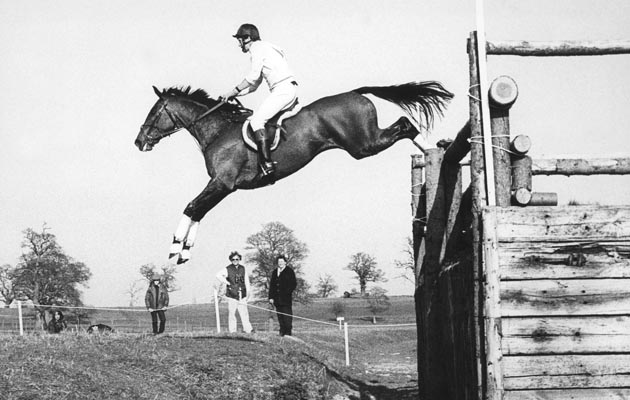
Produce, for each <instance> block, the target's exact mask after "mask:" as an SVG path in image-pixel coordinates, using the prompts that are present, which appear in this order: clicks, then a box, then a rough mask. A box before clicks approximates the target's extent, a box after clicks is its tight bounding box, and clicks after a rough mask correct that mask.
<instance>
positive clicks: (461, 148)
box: [444, 120, 470, 164]
mask: <svg viewBox="0 0 630 400" xmlns="http://www.w3.org/2000/svg"><path fill="white" fill-rule="evenodd" d="M469 152H470V120H468V121H466V123H465V124H464V126H463V127H462V129H460V130H459V132H458V133H457V136H455V140H454V141H453V142H452V143H451V145H450V146H448V148H447V149H446V152H445V153H444V162H446V163H449V164H457V163H459V162H460V161H461V160H462V159H463V158H464V157H465V156H466V154H468V153H469Z"/></svg>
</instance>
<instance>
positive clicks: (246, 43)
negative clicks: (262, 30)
mask: <svg viewBox="0 0 630 400" xmlns="http://www.w3.org/2000/svg"><path fill="white" fill-rule="evenodd" d="M237 39H238V45H239V46H240V48H241V51H242V52H243V53H247V52H248V51H249V48H250V46H251V44H252V40H251V39H250V38H249V36H248V37H244V38H242V37H240V38H237Z"/></svg>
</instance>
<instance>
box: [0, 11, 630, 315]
mask: <svg viewBox="0 0 630 400" xmlns="http://www.w3.org/2000/svg"><path fill="white" fill-rule="evenodd" d="M0 10H1V11H0V36H1V37H2V40H1V41H0V52H1V53H0V54H2V61H1V62H0V93H2V96H1V97H0V188H1V190H0V250H1V251H0V264H11V265H15V264H16V263H17V262H18V260H19V257H20V254H21V252H22V249H21V247H20V243H21V241H22V239H23V233H22V232H23V231H24V230H25V229H26V228H33V229H35V230H40V229H41V227H42V225H43V224H44V223H46V225H47V226H48V227H49V228H50V231H51V232H52V233H53V234H55V235H56V236H57V240H58V242H59V244H60V245H61V246H62V248H63V249H64V250H65V252H66V253H67V254H68V255H70V256H71V257H73V258H74V259H76V260H78V261H81V262H84V263H85V264H86V265H87V266H88V268H89V269H90V270H91V272H92V274H93V276H92V279H91V280H90V282H89V283H88V287H86V288H84V289H83V292H84V302H85V303H86V304H89V305H94V306H114V305H127V303H128V301H129V296H128V295H127V294H125V292H126V290H127V289H128V287H129V285H130V284H131V282H133V281H134V280H137V279H138V278H140V275H139V272H138V271H139V268H140V266H141V265H143V264H146V263H153V264H155V265H158V266H160V265H163V264H165V263H166V262H167V253H168V249H169V245H170V241H171V237H172V234H173V232H174V230H175V228H176V225H177V223H178V222H179V220H180V217H181V215H182V212H183V210H184V208H185V206H186V204H187V203H188V202H189V201H190V200H191V199H193V198H194V197H195V196H196V195H197V194H198V193H199V192H200V191H201V189H202V188H203V187H204V186H205V185H206V183H207V180H208V176H207V174H206V171H205V167H204V165H203V158H202V156H201V154H200V153H199V150H198V148H197V146H196V144H195V142H194V140H193V139H192V137H191V136H190V135H189V134H188V133H187V132H186V131H180V132H179V133H177V134H176V135H174V136H172V137H171V138H168V139H165V140H163V141H162V142H160V143H159V144H158V145H157V146H156V147H155V149H154V150H153V151H152V152H150V153H141V152H139V151H138V149H137V148H136V147H135V146H134V145H133V141H134V139H135V137H136V135H137V133H138V131H139V128H140V125H141V124H142V123H143V122H144V119H145V118H146V115H147V113H148V112H149V110H150V108H151V107H152V105H153V104H154V103H155V101H156V100H157V97H156V96H155V94H154V93H153V89H152V86H153V85H155V86H157V87H158V88H168V87H172V86H191V87H192V88H203V89H205V90H206V91H207V92H208V93H209V94H210V95H211V96H213V97H217V96H218V95H220V94H222V93H224V92H225V91H227V90H229V89H230V88H232V87H233V86H234V85H236V84H237V83H239V82H240V81H241V80H242V78H243V77H244V75H245V73H246V72H247V71H248V68H249V59H248V56H247V55H244V54H243V53H241V51H240V49H239V48H238V47H237V43H236V40H235V39H233V38H232V35H233V34H234V33H235V32H236V29H237V28H238V26H239V25H240V24H241V23H246V22H247V23H254V24H256V25H257V26H258V28H259V29H260V32H261V36H262V39H263V40H267V41H270V42H272V43H274V44H277V45H279V46H280V47H283V48H284V49H285V51H286V53H287V55H288V58H289V62H290V65H291V67H292V69H293V70H294V71H295V73H296V75H297V77H298V81H299V82H300V87H299V90H300V92H299V97H300V99H301V102H302V103H303V104H308V103H310V102H312V101H315V100H317V99H318V98H321V97H324V96H328V95H332V94H336V93H341V92H345V91H348V90H352V89H354V88H357V87H361V86H369V85H393V84H399V83H404V82H409V81H424V80H437V81H440V82H442V84H443V85H444V86H445V87H446V88H448V89H449V90H451V91H452V92H453V93H455V99H454V100H453V101H452V102H451V104H450V106H449V108H448V109H447V111H446V113H445V116H444V118H443V119H442V120H439V121H436V123H435V126H434V129H433V130H432V132H431V135H430V137H429V138H428V139H427V140H426V141H425V140H424V139H422V138H418V141H419V142H420V143H421V144H423V145H424V146H426V147H434V146H435V142H437V141H438V140H440V139H443V138H449V137H450V138H452V137H454V136H455V134H456V133H457V131H458V130H459V128H461V126H462V125H463V124H464V123H465V121H466V120H467V118H468V96H467V93H468V86H469V82H468V56H467V54H466V40H467V38H468V36H469V33H470V32H471V31H473V30H475V29H476V25H475V24H476V22H475V2H474V1H463V0H443V1H426V0H423V1H420V0H417V1H400V0H398V1H396V0H394V1H387V2H385V1H376V0H356V1H355V0H351V1H343V2H339V1H273V2H271V1H269V2H260V1H238V2H225V1H214V0H204V1H201V0H191V1H186V2H176V1H165V0H150V1H149V0H146V1H133V2H130V1H121V0H108V1H90V2H86V1H78V0H77V1H69V0H60V1H55V2H50V1H42V0H33V1H20V2H18V1H7V0H0ZM484 16H485V20H486V35H487V37H488V40H490V41H493V40H532V41H551V40H615V39H630V2H628V1H626V0H609V1H606V2H601V1H596V0H558V1H553V2H550V1H546V0H532V1H527V2H523V1H512V0H507V1H506V0H502V1H499V0H494V1H490V0H487V1H486V4H485V12H484ZM628 71H630V56H629V55H616V56H605V57H579V58H578V57H563V58H545V59H543V58H522V57H514V56H500V57H499V56H489V60H488V79H489V81H491V80H492V79H493V78H495V77H497V76H499V75H509V76H511V77H512V78H514V80H515V81H516V82H517V84H518V86H519V98H518V100H517V101H516V104H515V105H514V106H513V108H512V110H511V113H510V115H511V121H510V124H511V129H512V134H513V135H516V134H527V135H529V136H530V138H531V139H532V143H533V145H532V150H531V151H530V155H532V156H533V157H534V158H537V157H545V156H547V157H555V156H557V155H583V156H588V157H610V156H614V155H626V156H627V155H628V154H630V149H629V145H628V144H629V143H630V141H629V140H628V138H627V135H628V126H630V112H628V110H629V109H630V95H629V93H630V75H629V74H628ZM265 94H266V89H260V90H259V93H256V94H253V95H250V96H247V97H243V98H241V100H242V101H243V103H244V104H245V105H246V106H247V107H250V108H255V107H256V105H257V104H258V103H259V102H260V101H261V99H262V98H263V96H264V95H265ZM418 153H419V151H418V149H417V148H416V147H415V146H414V145H413V144H412V143H411V142H410V141H401V142H399V143H397V144H396V145H394V146H393V147H392V148H390V149H388V150H386V151H384V152H382V153H380V154H378V155H376V156H373V157H370V158H366V159H363V160H360V161H357V160H354V159H353V158H352V157H350V156H349V155H348V154H347V153H345V152H343V151H342V150H331V151H328V152H325V153H323V154H321V155H319V156H318V157H317V158H315V160H314V161H312V162H311V163H310V164H309V165H307V166H306V167H305V168H303V169H302V170H300V171H298V172H297V173H295V174H294V175H292V176H290V177H288V178H286V179H284V180H281V181H279V182H277V183H276V184H275V185H273V186H268V187H265V188H261V189H256V190H250V191H239V192H236V193H234V194H231V195H230V196H228V197H227V198H226V199H225V200H223V202H221V203H220V204H219V205H218V206H217V207H216V208H214V209H213V210H212V211H211V212H210V213H208V215H207V216H206V217H205V219H204V220H202V223H201V226H200V229H199V234H198V237H197V241H196V244H195V247H194V248H193V252H192V260H191V261H189V262H188V263H186V264H184V265H182V266H179V267H177V271H178V272H177V275H176V276H177V282H178V285H179V288H180V290H178V291H176V292H174V293H173V294H172V295H171V303H172V304H183V303H189V302H199V303H203V302H208V301H209V300H210V298H211V295H212V291H211V288H212V285H213V284H214V276H215V275H216V273H217V272H218V271H219V269H221V268H223V267H225V266H226V265H227V264H228V259H227V257H228V254H229V253H230V252H231V251H232V250H238V251H240V252H241V253H244V252H245V244H246V239H247V237H248V236H250V235H252V234H254V233H257V232H259V231H260V230H261V229H262V227H263V225H264V224H266V223H268V222H272V221H279V222H281V223H283V224H284V225H286V226H287V227H289V228H290V229H292V230H293V231H294V233H295V235H296V237H297V238H298V239H299V240H301V241H303V242H304V243H306V245H307V246H308V248H309V250H310V252H309V256H308V257H307V258H306V260H305V262H304V272H305V276H306V278H307V280H308V281H310V282H311V283H315V282H316V280H317V278H318V277H319V276H323V275H325V274H330V275H332V276H333V278H334V279H335V281H336V282H337V284H338V285H339V292H338V294H340V293H342V292H343V291H345V290H350V289H352V288H356V287H357V282H356V280H355V279H353V274H352V272H350V271H347V270H344V267H345V266H346V265H347V264H348V263H349V261H350V256H351V255H352V254H355V253H357V252H366V253H368V254H371V255H373V256H374V257H375V258H376V261H377V263H378V266H379V268H381V269H382V270H383V271H384V272H385V274H386V277H388V278H389V280H388V282H386V283H381V284H379V285H380V286H382V287H384V288H385V289H387V290H388V291H389V294H390V295H412V294H413V284H411V283H409V282H407V281H405V280H404V279H400V278H396V276H397V275H399V271H398V270H397V269H396V268H395V267H394V261H395V260H399V259H403V258H404V253H403V250H404V248H405V244H406V238H407V237H408V236H410V235H411V223H412V214H411V207H410V203H411V193H410V190H411V178H410V156H411V155H412V154H418ZM464 173H465V174H468V171H465V172H464ZM534 190H535V191H541V192H547V191H551V192H557V193H558V197H559V202H560V204H566V203H568V202H569V201H570V200H577V201H580V202H585V203H588V202H597V203H600V204H630V177H628V176H619V177H603V176H596V177H571V178H568V177H535V179H534Z"/></svg>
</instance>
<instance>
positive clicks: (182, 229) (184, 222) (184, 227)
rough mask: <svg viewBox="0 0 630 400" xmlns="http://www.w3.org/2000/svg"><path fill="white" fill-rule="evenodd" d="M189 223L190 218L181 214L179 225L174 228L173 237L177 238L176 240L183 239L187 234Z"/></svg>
mask: <svg viewBox="0 0 630 400" xmlns="http://www.w3.org/2000/svg"><path fill="white" fill-rule="evenodd" d="M191 223H192V220H191V219H190V217H189V216H187V215H184V216H182V219H181V220H180V221H179V225H177V229H176V230H175V239H177V240H178V241H183V240H184V239H185V238H186V235H187V234H188V229H190V224H191Z"/></svg>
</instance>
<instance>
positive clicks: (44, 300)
mask: <svg viewBox="0 0 630 400" xmlns="http://www.w3.org/2000/svg"><path fill="white" fill-rule="evenodd" d="M22 248H23V249H24V250H26V252H25V253H23V254H22V257H21V259H20V262H19V263H18V264H17V266H16V268H15V270H14V271H13V273H12V283H13V287H14V290H15V294H16V297H17V298H26V299H29V300H31V301H33V303H34V304H35V309H36V310H37V314H36V315H37V323H38V325H39V326H40V327H41V328H45V327H46V312H47V311H48V310H49V309H51V308H52V307H51V306H81V305H83V303H82V301H81V292H80V291H79V288H78V285H85V284H86V283H87V281H88V280H89V279H90V276H91V275H92V274H91V273H90V270H89V269H88V268H87V267H86V266H85V264H83V263H82V262H78V261H75V260H73V259H72V258H71V257H69V256H68V255H66V254H65V253H64V251H63V249H62V248H61V247H60V246H59V244H57V238H56V237H55V235H53V234H52V233H50V232H49V229H48V227H47V226H46V225H45V224H44V226H43V228H42V231H41V232H35V231H34V230H33V229H31V228H29V229H26V230H25V231H24V241H23V242H22ZM55 309H58V307H56V308H55Z"/></svg>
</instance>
